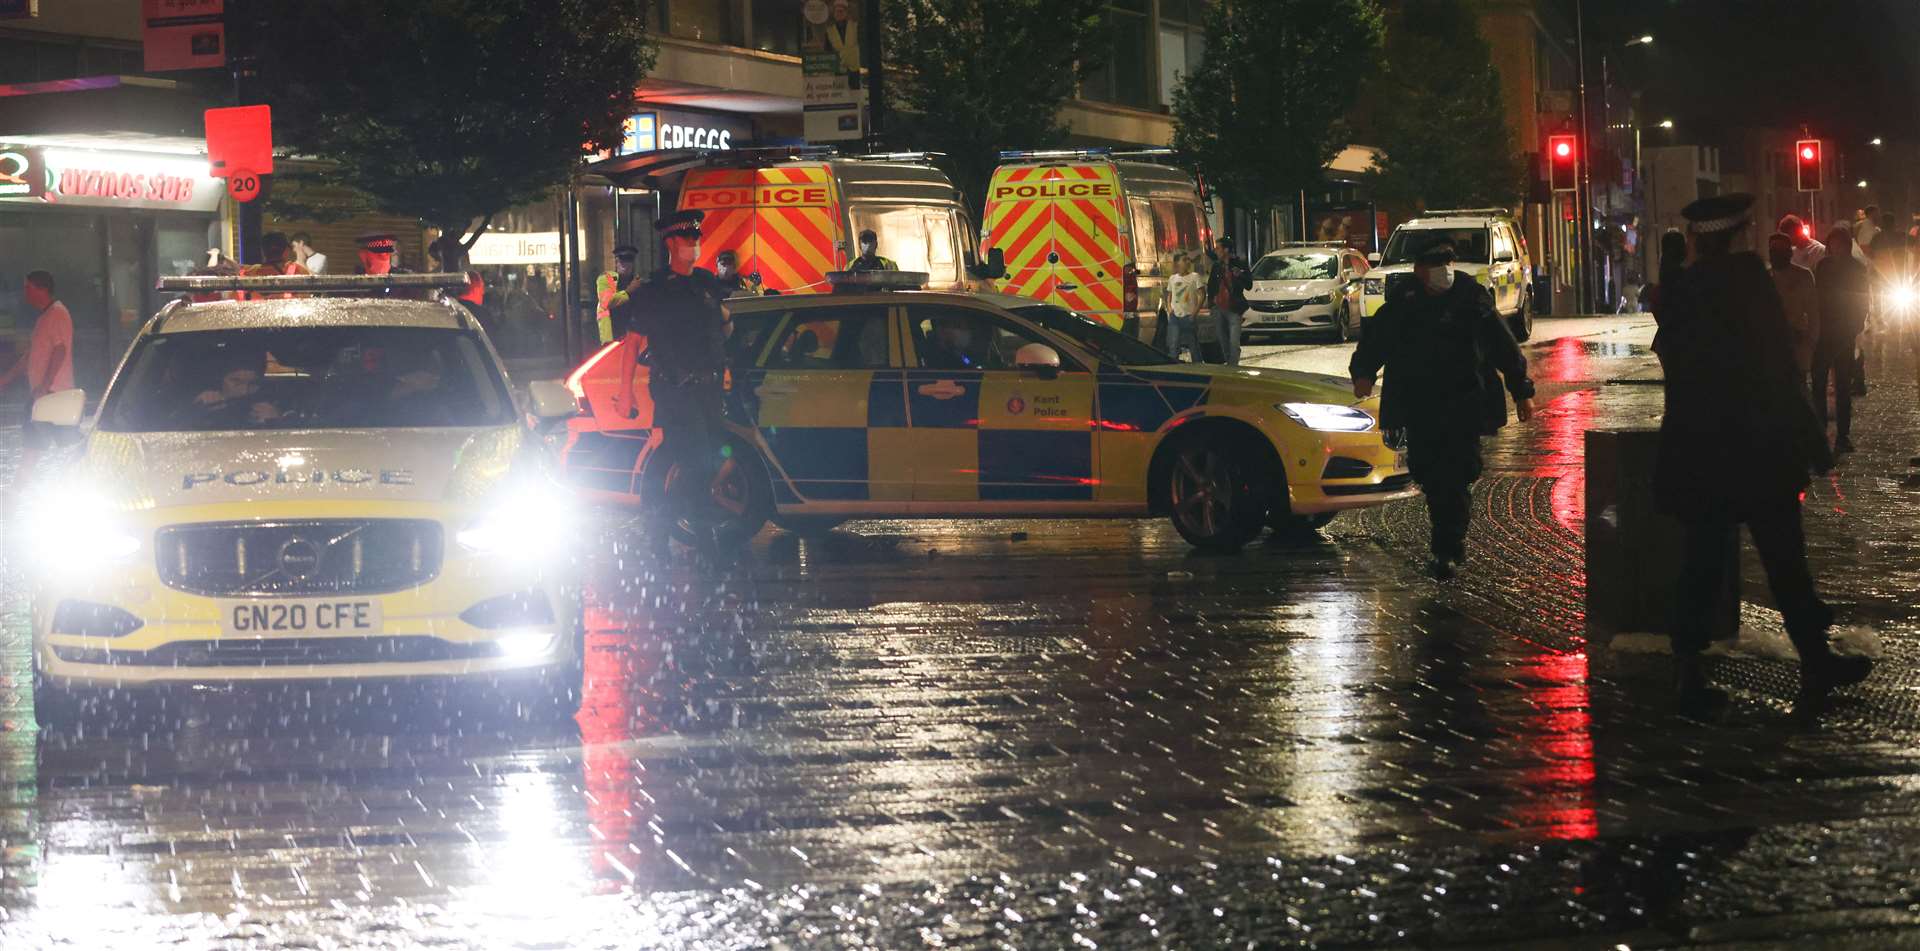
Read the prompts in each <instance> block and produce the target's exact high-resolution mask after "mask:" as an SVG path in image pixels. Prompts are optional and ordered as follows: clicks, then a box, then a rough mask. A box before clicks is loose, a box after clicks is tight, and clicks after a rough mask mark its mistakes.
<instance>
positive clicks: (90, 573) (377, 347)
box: [11, 275, 581, 722]
mask: <svg viewBox="0 0 1920 951" xmlns="http://www.w3.org/2000/svg"><path fill="white" fill-rule="evenodd" d="M435 279H438V281H439V283H438V284H436V283H434V281H435ZM452 279H459V280H460V281H461V284H462V285H464V279H462V278H460V276H459V275H451V276H448V275H406V276H396V277H392V278H390V279H382V278H372V277H365V278H361V277H330V276H313V277H269V278H183V279H173V278H170V279H168V281H167V282H163V285H162V286H163V288H167V289H193V290H201V291H205V290H207V289H208V288H211V287H214V286H215V285H218V286H219V287H221V288H245V290H246V292H247V293H249V294H255V295H257V294H258V293H259V292H261V291H267V290H274V291H286V290H299V291H315V292H317V291H325V290H329V289H332V290H336V291H338V290H341V289H348V288H352V289H359V288H362V287H366V288H371V287H372V286H373V285H375V284H378V285H380V286H383V287H384V286H387V285H395V286H406V287H428V286H442V285H444V284H446V283H447V282H448V281H449V280H452ZM193 282H199V283H193ZM526 402H527V403H529V404H531V405H530V407H529V410H530V412H528V413H525V414H523V413H522V411H521V408H520V406H518V405H516V401H515V398H514V396H513V391H512V390H511V388H510V386H509V384H508V380H507V376H506V373H505V371H504V370H503V368H502V367H501V364H500V360H499V357H498V356H497V355H496V354H495V353H494V350H493V346H492V345H491V344H490V343H489V342H488V341H487V337H486V334H485V333H484V332H482V330H481V329H480V327H479V326H478V324H477V323H476V322H475V321H474V320H473V318H472V317H471V316H470V315H469V314H468V313H467V312H466V311H465V310H464V309H462V308H460V307H459V306H457V305H456V304H454V303H452V302H450V301H427V300H402V299H389V298H380V297H372V296H360V297H347V298H341V297H286V298H282V299H269V300H259V299H255V300H217V301H210V302H205V303H175V304H170V305H168V306H167V307H166V308H164V309H163V310H161V312H160V313H159V314H158V315H157V316H155V317H154V318H153V319H152V320H151V321H149V322H148V323H147V325H146V326H145V327H144V328H142V330H141V331H140V333H139V334H138V335H137V336H136V337H135V339H134V342H133V345H132V347H131V348H130V350H129V351H128V353H127V355H126V357H125V358H124V359H123V360H122V361H121V364H120V367H119V369H118V370H117V371H116V372H115V373H114V376H113V379H112V382H111V383H109V384H108V386H107V390H106V393H105V396H104V397H103V398H102V400H101V404H100V408H99V411H98V413H97V415H96V416H95V417H94V418H93V419H91V420H83V410H84V406H85V403H86V397H85V394H84V393H82V392H81V391H79V390H68V391H65V392H61V393H55V394H52V395H49V396H46V397H42V398H41V399H40V400H39V401H37V402H36V403H35V404H34V406H33V418H34V419H35V420H36V421H38V422H42V423H46V424H49V425H52V426H56V427H65V428H69V430H70V431H74V432H73V435H72V436H70V441H76V440H77V445H74V446H71V447H70V448H68V449H66V450H63V451H61V452H60V453H57V454H54V455H50V456H49V457H48V458H47V459H46V460H44V462H43V465H42V468H41V471H40V472H38V473H36V478H35V479H34V480H33V484H32V485H30V486H28V487H27V490H26V491H27V494H26V496H25V498H23V500H22V501H23V506H22V508H23V511H25V512H26V513H27V516H26V519H25V525H24V526H23V532H22V536H23V537H22V538H21V539H19V540H18V541H17V542H11V543H17V544H24V545H26V546H29V547H28V548H27V553H28V554H29V556H30V564H31V565H32V578H31V580H32V591H33V611H32V613H33V672H34V692H35V696H36V702H37V703H38V704H40V705H39V706H38V710H39V711H40V717H41V719H42V720H43V722H44V721H45V720H47V719H48V716H49V713H53V711H58V710H61V709H64V708H65V706H66V705H64V704H62V703H61V701H62V700H63V699H70V698H71V695H72V693H73V691H74V689H75V688H84V687H105V686H131V685H157V684H167V683H176V684H231V683H235V682H241V681H254V682H258V681H286V680H312V679H381V678H395V677H471V678H484V679H485V680H486V682H488V683H493V684H498V685H500V686H501V687H502V688H503V689H504V688H506V687H517V686H521V685H527V686H530V687H531V688H532V689H534V690H535V691H539V693H538V696H540V697H553V698H554V699H555V700H564V699H565V698H568V697H572V696H576V694H574V691H577V690H578V689H579V686H580V682H579V680H578V676H579V674H578V669H579V662H580V658H581V652H580V646H579V640H578V637H579V634H578V632H579V623H578V618H579V612H578V607H577V590H576V589H577V585H576V584H575V583H574V581H573V580H572V579H573V578H574V577H576V572H575V569H574V567H573V564H572V559H571V558H570V557H569V556H568V554H567V552H568V549H569V543H570V541H571V538H570V537H569V532H570V531H571V529H570V527H569V526H570V525H571V524H573V522H572V519H571V518H570V509H571V506H570V504H569V502H568V501H567V495H566V494H565V493H564V491H563V490H561V489H560V487H559V486H558V484H557V482H555V481H554V479H553V476H552V474H551V471H550V466H549V463H548V461H547V459H546V456H545V454H544V452H543V450H542V447H541V445H540V439H539V438H538V437H537V436H536V435H534V433H533V432H532V430H531V428H530V427H531V425H532V422H531V421H532V420H536V419H540V418H558V417H563V416H568V415H571V414H572V413H574V412H575V411H576V409H577V404H576V403H575V402H574V401H573V398H572V394H571V393H569V392H567V390H566V388H565V387H564V386H561V385H560V384H558V383H536V384H534V386H533V387H532V388H531V389H530V392H529V395H528V397H527V400H526ZM569 681H570V682H569ZM514 696H516V697H518V696H519V695H518V694H514ZM569 709H571V708H569ZM53 716H54V718H55V719H57V718H58V716H59V714H58V713H53Z"/></svg>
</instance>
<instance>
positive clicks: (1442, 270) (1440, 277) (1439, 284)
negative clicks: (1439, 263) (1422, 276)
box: [1427, 267, 1453, 294]
mask: <svg viewBox="0 0 1920 951" xmlns="http://www.w3.org/2000/svg"><path fill="white" fill-rule="evenodd" d="M1451 287H1453V268H1450V267H1430V268H1428V269H1427V290H1430V291H1432V292H1434V293H1435V294H1439V293H1442V292H1444V291H1446V290H1448V289H1449V288H1451Z"/></svg>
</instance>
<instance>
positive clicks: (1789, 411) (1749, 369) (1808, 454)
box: [1654, 253, 1833, 522]
mask: <svg viewBox="0 0 1920 951" xmlns="http://www.w3.org/2000/svg"><path fill="white" fill-rule="evenodd" d="M1668 293H1670V294H1671V295H1672V297H1671V299H1670V300H1669V301H1668V302H1667V306H1666V307H1665V308H1664V311H1663V313H1662V315H1661V317H1660V359H1661V363H1662V364H1663V365H1664V366H1665V367H1666V375H1667V412H1666V416H1665V418H1664V419H1663V420H1662V421H1661V423H1660V448H1659V454H1658V457H1657V459H1658V461H1657V463H1656V466H1655V469H1654V494H1655V499H1656V501H1658V502H1659V504H1660V507H1661V508H1662V509H1665V510H1666V511H1667V512H1669V513H1670V514H1672V515H1674V516H1676V517H1678V518H1680V519H1682V520H1686V521H1696V522H1715V521H1744V520H1746V519H1748V518H1751V517H1752V516H1753V515H1755V514H1756V513H1758V512H1761V511H1765V510H1770V509H1777V508H1778V507H1779V506H1781V505H1783V504H1788V503H1791V502H1792V501H1793V500H1794V499H1796V498H1797V497H1798V495H1799V493H1800V491H1801V490H1803V489H1805V488H1806V487H1807V482H1808V479H1807V472H1808V470H1809V469H1818V470H1820V471H1823V472H1824V471H1826V470H1827V469H1828V468H1831V467H1832V464H1833V462H1832V457H1831V456H1830V454H1829V453H1828V450H1827V443H1826V434H1825V433H1824V432H1822V431H1821V428H1820V424H1819V422H1818V421H1817V420H1816V419H1815V418H1814V415H1813V406H1812V404H1810V403H1809V402H1808V401H1807V394H1806V390H1805V388H1804V387H1803V386H1802V385H1801V383H1800V374H1799V371H1798V369H1797V368H1796V366H1795V364H1794V361H1793V331H1792V329H1791V328H1790V327H1789V326H1788V325H1787V314H1786V308H1785V307H1784V306H1783V305H1782V304H1781V303H1780V294H1779V292H1778V291H1776V290H1775V289H1774V286H1773V281H1772V280H1770V279H1769V278H1768V277H1767V268H1766V265H1764V264H1762V263H1761V262H1760V258H1759V257H1758V256H1756V255H1754V254H1751V253H1740V254H1727V255H1719V256H1715V257H1710V258H1706V259H1704V260H1701V261H1699V262H1696V263H1695V264H1694V265H1693V266H1692V267H1689V268H1687V270H1686V272H1685V273H1684V274H1683V275H1681V279H1680V281H1679V282H1677V284H1676V285H1675V286H1674V287H1673V288H1671V289H1670V290H1669V291H1668Z"/></svg>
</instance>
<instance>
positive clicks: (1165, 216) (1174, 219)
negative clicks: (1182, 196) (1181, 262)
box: [1153, 198, 1206, 258]
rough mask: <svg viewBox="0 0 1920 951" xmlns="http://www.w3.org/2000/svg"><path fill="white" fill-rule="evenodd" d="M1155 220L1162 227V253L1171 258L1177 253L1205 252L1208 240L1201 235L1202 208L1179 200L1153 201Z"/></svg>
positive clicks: (1159, 199)
mask: <svg viewBox="0 0 1920 951" xmlns="http://www.w3.org/2000/svg"><path fill="white" fill-rule="evenodd" d="M1153 219H1154V221H1155V223H1157V224H1158V225H1159V227H1160V253H1161V254H1162V256H1164V257H1169V258H1171V257H1172V256H1173V252H1175V251H1187V252H1193V251H1203V250H1205V249H1206V240H1205V239H1204V238H1202V237H1201V235H1200V208H1199V206H1197V205H1195V204H1194V203H1192V202H1188V201H1181V200H1179V199H1177V198H1155V199H1153Z"/></svg>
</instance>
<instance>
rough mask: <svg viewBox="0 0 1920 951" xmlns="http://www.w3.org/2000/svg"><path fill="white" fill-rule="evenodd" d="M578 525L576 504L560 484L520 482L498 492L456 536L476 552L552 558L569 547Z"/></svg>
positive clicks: (467, 548) (455, 538)
mask: <svg viewBox="0 0 1920 951" xmlns="http://www.w3.org/2000/svg"><path fill="white" fill-rule="evenodd" d="M577 527H578V526H577V525H576V521H575V512H574V507H573V504H572V503H571V502H570V501H569V500H568V499H567V498H566V496H565V495H564V494H562V492H561V490H560V488H559V487H558V486H547V485H519V486H515V487H513V488H510V489H507V490H504V491H501V492H499V493H497V494H496V495H495V496H494V497H493V498H492V499H491V500H490V501H489V502H488V504H487V506H486V511H485V512H484V513H483V514H481V515H480V516H479V517H478V518H476V519H474V520H473V521H472V522H470V523H468V524H467V526H466V527H465V528H462V529H461V530H460V531H459V532H457V533H455V534H454V536H453V538H454V540H455V541H457V542H459V543H460V547H462V548H465V549H466V550H468V551H470V552H474V553H475V554H481V555H509V554H510V555H519V556H526V557H531V558H551V557H553V556H555V555H558V554H560V553H561V552H562V551H564V550H565V549H566V547H567V544H568V543H569V542H570V541H572V540H573V538H574V533H575V530H576V529H577Z"/></svg>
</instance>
